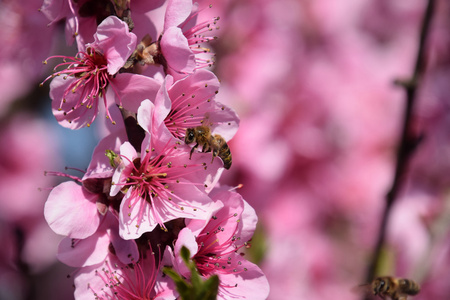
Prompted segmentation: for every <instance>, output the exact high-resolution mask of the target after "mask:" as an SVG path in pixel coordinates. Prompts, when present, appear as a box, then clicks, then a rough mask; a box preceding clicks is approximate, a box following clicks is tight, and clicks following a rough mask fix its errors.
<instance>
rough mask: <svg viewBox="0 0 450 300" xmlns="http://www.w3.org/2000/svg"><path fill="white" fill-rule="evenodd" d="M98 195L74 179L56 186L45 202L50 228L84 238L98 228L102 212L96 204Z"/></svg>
mask: <svg viewBox="0 0 450 300" xmlns="http://www.w3.org/2000/svg"><path fill="white" fill-rule="evenodd" d="M97 199H98V195H96V194H93V193H90V192H88V191H87V190H86V189H84V188H83V187H81V186H80V185H78V184H76V183H75V182H72V181H67V182H63V183H61V184H60V185H58V186H57V187H55V188H54V189H53V190H52V191H51V192H50V195H49V196H48V200H47V202H46V203H45V208H44V215H45V219H46V220H47V222H48V225H49V226H50V228H51V229H52V230H53V231H54V232H56V233H57V234H60V235H65V236H68V237H70V238H76V239H83V238H86V237H88V236H91V235H92V234H93V233H94V232H95V231H96V230H97V228H98V226H99V223H100V218H101V216H100V214H99V213H98V211H97V205H96V204H95V203H96V201H97Z"/></svg>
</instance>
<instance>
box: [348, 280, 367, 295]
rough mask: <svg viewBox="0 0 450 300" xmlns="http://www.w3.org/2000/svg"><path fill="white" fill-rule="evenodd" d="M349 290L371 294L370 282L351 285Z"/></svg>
mask: <svg viewBox="0 0 450 300" xmlns="http://www.w3.org/2000/svg"><path fill="white" fill-rule="evenodd" d="M351 291H352V293H357V294H362V295H372V285H371V284H370V283H364V284H360V285H357V286H354V287H352V289H351Z"/></svg>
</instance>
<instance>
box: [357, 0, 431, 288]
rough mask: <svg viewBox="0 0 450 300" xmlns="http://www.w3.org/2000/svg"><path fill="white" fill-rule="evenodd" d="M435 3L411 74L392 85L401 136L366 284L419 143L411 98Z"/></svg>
mask: <svg viewBox="0 0 450 300" xmlns="http://www.w3.org/2000/svg"><path fill="white" fill-rule="evenodd" d="M434 6H435V0H428V4H427V8H426V11H425V15H424V17H423V20H422V27H421V32H420V40H419V49H418V52H417V59H416V64H415V67H414V73H413V75H412V77H411V79H409V80H406V81H400V80H397V81H396V82H395V83H396V84H399V85H401V86H403V87H404V88H405V90H406V107H405V111H404V122H403V129H402V135H401V140H400V145H399V148H398V151H397V164H396V169H395V177H394V181H393V183H392V187H391V189H390V190H389V192H388V193H387V194H386V206H385V209H384V212H383V216H382V220H381V224H380V230H379V234H378V239H377V243H376V246H375V252H374V255H373V258H372V261H371V263H370V265H369V268H368V270H367V276H366V282H370V281H371V280H373V278H374V277H375V270H376V267H377V265H378V264H379V261H380V257H381V249H382V246H383V244H384V240H385V236H386V227H387V221H388V219H389V214H390V211H391V208H392V205H393V203H394V202H395V200H396V198H397V195H398V194H399V192H400V189H401V185H402V182H403V175H404V174H405V172H406V169H407V166H408V162H409V160H410V158H411V156H412V153H413V152H414V150H415V149H416V146H417V145H418V143H419V142H420V137H418V136H414V135H413V134H412V133H411V126H410V124H411V119H412V111H413V107H414V102H415V96H416V91H417V87H418V85H419V82H420V80H421V78H422V75H423V73H424V70H425V55H424V53H425V46H426V38H427V35H428V32H429V27H430V23H431V19H432V15H433V12H434Z"/></svg>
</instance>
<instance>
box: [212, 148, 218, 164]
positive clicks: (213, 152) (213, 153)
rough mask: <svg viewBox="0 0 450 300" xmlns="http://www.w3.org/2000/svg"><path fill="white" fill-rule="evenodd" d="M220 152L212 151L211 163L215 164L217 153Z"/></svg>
mask: <svg viewBox="0 0 450 300" xmlns="http://www.w3.org/2000/svg"><path fill="white" fill-rule="evenodd" d="M218 152H219V151H217V150H215V149H214V150H213V151H212V159H211V163H213V162H214V158H215V157H216V156H217V153H218Z"/></svg>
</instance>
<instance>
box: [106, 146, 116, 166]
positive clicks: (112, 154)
mask: <svg viewBox="0 0 450 300" xmlns="http://www.w3.org/2000/svg"><path fill="white" fill-rule="evenodd" d="M105 155H106V157H107V158H108V159H109V164H110V165H111V167H113V168H117V166H118V165H119V164H120V157H119V155H118V154H117V153H115V152H114V151H112V150H105Z"/></svg>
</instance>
